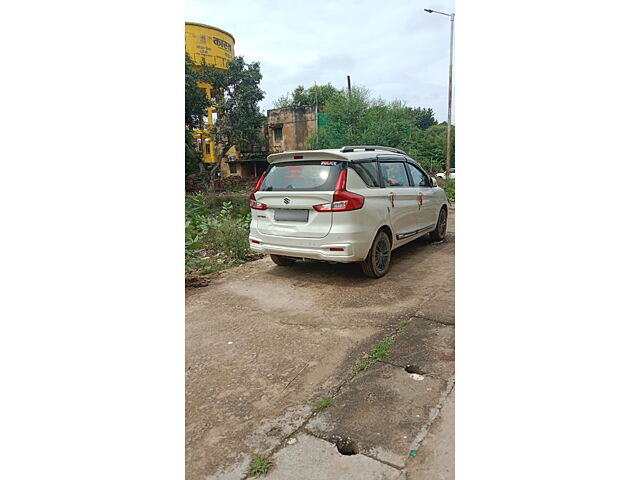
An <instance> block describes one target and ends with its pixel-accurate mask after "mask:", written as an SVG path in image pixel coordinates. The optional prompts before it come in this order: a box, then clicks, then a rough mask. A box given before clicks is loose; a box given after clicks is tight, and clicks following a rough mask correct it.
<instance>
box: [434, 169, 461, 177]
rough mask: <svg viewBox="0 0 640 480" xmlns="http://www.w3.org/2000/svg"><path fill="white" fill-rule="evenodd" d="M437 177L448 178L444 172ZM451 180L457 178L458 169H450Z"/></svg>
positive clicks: (437, 174)
mask: <svg viewBox="0 0 640 480" xmlns="http://www.w3.org/2000/svg"><path fill="white" fill-rule="evenodd" d="M436 177H438V178H446V174H445V173H444V172H442V173H436ZM449 178H456V169H455V168H450V169H449Z"/></svg>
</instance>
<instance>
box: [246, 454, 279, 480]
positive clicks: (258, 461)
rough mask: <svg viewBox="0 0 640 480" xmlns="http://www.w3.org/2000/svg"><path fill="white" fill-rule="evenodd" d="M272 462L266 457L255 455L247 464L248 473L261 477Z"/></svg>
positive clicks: (267, 470)
mask: <svg viewBox="0 0 640 480" xmlns="http://www.w3.org/2000/svg"><path fill="white" fill-rule="evenodd" d="M272 465H273V462H272V461H271V460H269V459H268V458H266V457H256V458H254V459H253V460H251V463H250V464H249V475H253V476H257V477H261V476H262V475H266V474H267V472H269V469H270V468H271V466H272Z"/></svg>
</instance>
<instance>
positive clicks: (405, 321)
mask: <svg viewBox="0 0 640 480" xmlns="http://www.w3.org/2000/svg"><path fill="white" fill-rule="evenodd" d="M408 323H409V319H408V318H405V319H404V320H402V321H401V322H400V325H399V327H398V328H400V330H402V329H403V328H404V327H406V326H407V324H408Z"/></svg>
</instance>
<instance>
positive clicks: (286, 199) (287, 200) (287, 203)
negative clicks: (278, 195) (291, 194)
mask: <svg viewBox="0 0 640 480" xmlns="http://www.w3.org/2000/svg"><path fill="white" fill-rule="evenodd" d="M283 201H284V203H285V204H286V205H289V202H291V200H290V199H288V198H287V197H284V200H283Z"/></svg>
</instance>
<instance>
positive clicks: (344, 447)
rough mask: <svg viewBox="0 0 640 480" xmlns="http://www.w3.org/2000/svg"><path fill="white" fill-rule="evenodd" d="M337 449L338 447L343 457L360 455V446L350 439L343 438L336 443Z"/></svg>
mask: <svg viewBox="0 0 640 480" xmlns="http://www.w3.org/2000/svg"><path fill="white" fill-rule="evenodd" d="M336 447H338V452H340V453H341V454H342V455H357V454H358V446H357V445H356V442H354V441H353V440H351V439H350V438H341V439H340V440H338V441H337V442H336Z"/></svg>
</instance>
